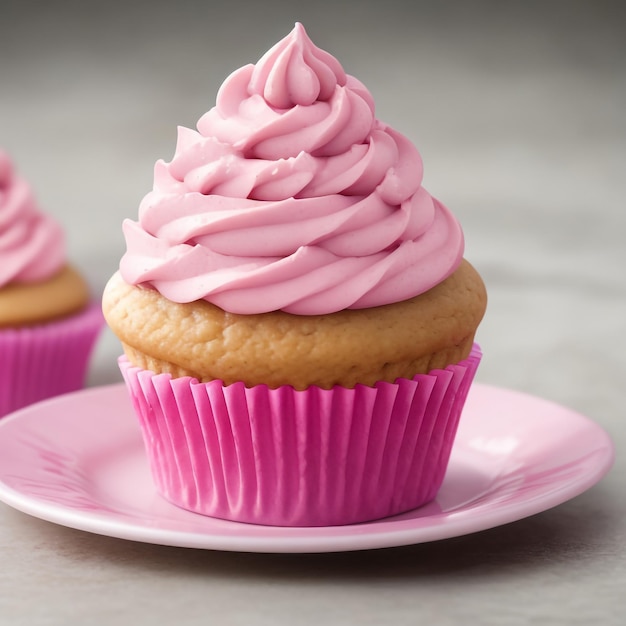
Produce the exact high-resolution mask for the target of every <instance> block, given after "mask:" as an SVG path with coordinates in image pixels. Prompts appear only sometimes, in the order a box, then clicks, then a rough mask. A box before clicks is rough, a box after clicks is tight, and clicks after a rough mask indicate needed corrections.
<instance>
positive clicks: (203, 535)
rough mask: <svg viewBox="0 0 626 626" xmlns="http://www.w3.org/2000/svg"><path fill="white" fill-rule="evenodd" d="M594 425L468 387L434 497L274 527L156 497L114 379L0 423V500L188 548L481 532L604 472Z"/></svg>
mask: <svg viewBox="0 0 626 626" xmlns="http://www.w3.org/2000/svg"><path fill="white" fill-rule="evenodd" d="M613 457H614V449H613V444H612V442H611V440H610V439H609V437H608V435H607V434H606V433H605V432H604V431H603V430H602V429H601V428H600V427H599V426H598V425H597V424H595V423H594V422H592V421H590V420H588V419H587V418H585V417H583V416H582V415H579V414H577V413H574V412H573V411H571V410H569V409H566V408H564V407H562V406H559V405H556V404H553V403H551V402H548V401H546V400H541V399H539V398H535V397H532V396H528V395H523V394H520V393H518V392H514V391H510V390H506V389H499V388H495V387H489V386H485V385H480V384H475V385H474V386H473V388H472V390H471V392H470V396H469V398H468V402H467V405H466V408H465V410H464V414H463V416H462V419H461V426H460V428H459V432H458V435H457V439H456V442H455V446H454V449H453V452H452V457H451V460H450V465H449V468H448V473H447V474H446V478H445V481H444V484H443V486H442V488H441V490H440V492H439V495H438V496H437V498H436V500H435V501H433V502H431V503H430V504H428V505H426V506H423V507H421V508H419V509H416V510H414V511H410V512H408V513H404V514H402V515H398V516H395V517H390V518H386V519H384V520H379V521H375V522H370V523H366V524H355V525H350V526H338V527H324V528H277V527H269V526H256V525H251V524H240V523H235V522H228V521H224V520H219V519H214V518H210V517H203V516H201V515H197V514H194V513H190V512H188V511H184V510H182V509H179V508H177V507H175V506H173V505H172V504H169V503H168V502H166V501H165V500H163V499H162V498H160V497H159V496H158V495H157V494H156V493H155V490H154V488H153V486H152V481H151V477H150V473H149V469H148V465H147V460H146V458H145V455H144V450H143V444H142V440H141V437H140V433H139V428H138V425H137V423H136V421H135V418H134V415H133V412H132V409H131V405H130V401H129V399H128V397H127V395H126V390H125V388H124V386H123V384H118V385H110V386H106V387H98V388H93V389H87V390H84V391H80V392H76V393H72V394H68V395H65V396H61V397H58V398H54V399H52V400H48V401H44V402H40V403H38V404H35V405H32V406H30V407H27V408H25V409H22V410H20V411H18V412H16V413H14V414H13V415H11V416H9V417H6V418H4V419H2V420H0V500H3V501H4V502H6V503H7V504H9V505H11V506H13V507H15V508H16V509H19V510H20V511H24V512H25V513H29V514H30V515H34V516H35V517H39V518H42V519H44V520H48V521H51V522H55V523H57V524H62V525H65V526H69V527H72V528H78V529H81V530H86V531H90V532H93V533H98V534H102V535H109V536H112V537H119V538H123V539H131V540H135V541H143V542H148V543H156V544H163V545H172V546H184V547H190V548H207V549H216V550H234V551H246V552H334V551H345V550H362V549H370V548H382V547H391V546H400V545H408V544H413V543H421V542H426V541H434V540H438V539H445V538H448V537H455V536H459V535H464V534H467V533H472V532H476V531H479V530H485V529H487V528H492V527H494V526H498V525H501V524H505V523H508V522H512V521H515V520H519V519H521V518H523V517H527V516H529V515H533V514H535V513H538V512H540V511H544V510H545V509H548V508H550V507H553V506H556V505H558V504H561V503H562V502H565V501H566V500H568V499H570V498H573V497H574V496H576V495H578V494H580V493H582V492H583V491H585V490H586V489H588V488H589V487H591V486H592V485H594V484H595V483H596V482H597V481H599V480H600V479H601V478H602V477H603V476H604V475H605V474H606V472H607V471H608V470H609V468H610V467H611V464H612V461H613Z"/></svg>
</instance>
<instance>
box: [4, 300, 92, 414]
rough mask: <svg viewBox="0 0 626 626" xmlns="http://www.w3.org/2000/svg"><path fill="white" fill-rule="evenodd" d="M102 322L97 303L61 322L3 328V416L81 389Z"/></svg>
mask: <svg viewBox="0 0 626 626" xmlns="http://www.w3.org/2000/svg"><path fill="white" fill-rule="evenodd" d="M103 326H104V318H103V316H102V311H101V308H100V303H99V302H94V303H93V304H91V305H90V306H88V307H87V308H86V309H85V310H84V311H81V312H80V313H76V314H75V315H72V316H71V317H67V318H64V319H61V320H55V321H51V322H48V323H46V324H40V325H36V326H25V327H23V328H8V329H2V330H0V373H1V376H0V416H3V415H6V414H7V413H10V412H11V411H15V410H17V409H19V408H21V407H24V406H26V405H28V404H32V403H33V402H37V401H39V400H43V399H45V398H50V397H53V396H56V395H59V394H62V393H67V392H69V391H75V390H77V389H80V388H82V387H83V386H84V384H85V378H86V376H87V370H88V365H89V359H90V356H91V353H92V350H93V347H94V345H95V343H96V339H97V338H98V335H99V333H100V331H101V330H102V328H103Z"/></svg>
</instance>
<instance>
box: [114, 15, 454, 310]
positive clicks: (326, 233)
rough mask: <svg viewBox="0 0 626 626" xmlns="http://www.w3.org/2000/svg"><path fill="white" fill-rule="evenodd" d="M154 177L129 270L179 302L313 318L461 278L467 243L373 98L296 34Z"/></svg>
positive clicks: (133, 280) (237, 80) (235, 85)
mask: <svg viewBox="0 0 626 626" xmlns="http://www.w3.org/2000/svg"><path fill="white" fill-rule="evenodd" d="M197 126H198V131H197V132H196V131H194V130H191V129H180V130H179V135H178V143H177V146H176V152H175V154H174V158H173V159H172V161H171V162H170V163H165V162H163V161H159V162H158V163H157V165H156V167H155V174H154V188H153V190H152V191H151V192H150V193H148V194H147V195H146V197H145V198H144V199H143V201H142V203H141V205H140V207H139V220H138V222H131V221H127V223H126V224H125V226H124V234H125V237H126V244H127V252H126V254H125V255H124V257H123V258H122V261H121V264H120V271H121V273H122V276H123V278H124V279H125V280H126V282H128V283H130V284H143V283H145V284H149V285H151V286H152V287H154V288H155V289H157V290H158V291H159V292H160V293H161V294H162V295H163V296H165V297H166V298H169V299H170V300H173V301H175V302H190V301H193V300H198V299H205V300H207V301H209V302H212V303H214V304H216V305H217V306H219V307H221V308H223V309H224V310H226V311H230V312H233V313H244V314H252V313H264V312H267V311H273V310H284V311H287V312H290V313H294V314H299V315H316V314H325V313H332V312H335V311H339V310H342V309H346V308H364V307H372V306H379V305H383V304H390V303H393V302H399V301H401V300H406V299H409V298H412V297H413V296H416V295H418V294H420V293H423V292H424V291H427V290H428V289H430V288H431V287H433V286H434V285H436V284H438V283H439V282H441V281H443V280H444V279H445V278H447V277H448V276H449V275H450V274H452V273H453V272H454V270H455V269H456V268H457V267H458V265H459V263H460V261H461V258H462V255H463V234H462V231H461V227H460V225H459V223H458V221H457V220H456V219H455V217H454V216H453V215H452V214H451V213H450V211H448V209H446V207H445V206H444V205H443V204H441V203H440V202H438V201H437V200H435V199H434V198H433V197H432V196H431V195H430V194H429V193H428V192H427V191H426V190H425V189H424V187H423V186H422V173H423V168H422V160H421V156H420V154H419V152H418V151H417V149H416V148H415V146H414V145H413V144H412V143H411V142H410V141H409V140H408V139H407V138H406V137H404V136H403V135H402V134H400V133H398V132H397V131H395V130H393V129H392V128H390V127H389V126H388V125H387V124H384V123H383V122H381V121H379V120H378V119H376V117H375V108H374V100H373V98H372V95H371V94H370V92H369V91H368V90H367V88H366V87H365V86H364V85H363V84H362V83H361V82H360V81H358V80H357V79H356V78H354V77H353V76H350V75H348V74H346V73H345V72H344V70H343V68H342V66H341V64H340V63H339V61H337V60H336V59H335V58H334V57H333V56H332V55H331V54H329V53H328V52H325V51H323V50H321V49H319V48H318V47H316V46H315V45H314V44H313V42H312V41H311V39H310V38H309V37H308V35H307V33H306V32H305V30H304V27H303V26H302V25H301V24H296V26H295V28H294V29H293V31H292V32H291V33H290V34H289V35H287V37H285V38H284V39H282V40H281V41H279V42H278V43H277V44H276V45H274V46H273V47H272V48H271V49H270V50H269V51H268V52H267V53H266V54H264V55H263V56H262V57H261V59H260V60H259V61H258V62H257V63H256V64H255V65H252V64H251V65H246V66H244V67H242V68H240V69H239V70H236V71H235V72H233V73H232V74H231V75H230V76H229V77H228V78H227V79H226V80H225V81H224V83H223V85H222V86H221V88H220V89H219V92H218V95H217V102H216V106H215V107H213V108H212V109H211V110H209V111H208V112H207V113H205V114H204V115H202V117H201V118H200V120H199V121H198V125H197Z"/></svg>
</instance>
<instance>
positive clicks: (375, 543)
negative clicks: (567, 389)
mask: <svg viewBox="0 0 626 626" xmlns="http://www.w3.org/2000/svg"><path fill="white" fill-rule="evenodd" d="M472 392H474V393H476V392H478V393H482V394H505V395H507V396H510V397H518V398H521V399H524V401H526V402H531V403H536V404H541V405H543V406H544V407H545V408H546V410H548V409H552V410H556V409H558V410H559V411H565V412H567V413H568V414H569V415H571V416H572V417H574V418H576V419H577V420H579V423H582V424H584V426H585V427H586V428H589V429H590V430H591V431H593V433H594V436H595V439H594V443H595V447H596V449H598V450H599V449H600V448H602V449H603V450H604V455H603V456H601V457H600V458H599V460H598V462H597V463H596V464H595V465H594V469H595V471H594V472H592V473H589V475H587V476H586V480H581V479H579V480H577V481H575V482H571V483H564V484H562V485H561V489H560V490H559V493H558V496H556V495H555V493H554V492H550V491H548V492H544V493H540V494H539V495H538V496H537V497H535V498H534V499H533V501H532V505H530V504H529V503H526V506H520V503H519V502H518V503H511V502H509V503H508V504H505V505H503V506H502V507H500V508H499V509H498V510H497V511H496V512H491V513H490V515H489V516H488V517H489V521H486V520H485V518H484V517H480V516H477V517H476V516H475V517H474V518H473V519H472V518H470V520H469V521H468V520H467V519H464V520H459V519H458V517H454V518H453V519H452V521H450V519H448V520H447V521H445V518H446V517H447V518H450V517H451V514H446V513H445V512H444V513H442V514H441V515H440V516H426V517H416V518H408V519H407V518H406V517H403V516H402V515H400V516H394V517H391V518H385V519H382V520H375V521H373V522H367V523H364V524H354V525H347V526H336V527H318V528H289V527H267V526H261V527H260V528H262V529H264V530H268V529H269V530H270V532H275V533H276V534H275V535H272V536H259V535H257V536H254V532H252V533H248V534H245V533H244V534H240V533H234V534H232V535H229V534H228V533H224V532H223V531H222V532H218V533H216V532H215V530H212V531H211V530H210V529H208V532H206V533H204V532H203V533H200V532H192V531H184V530H180V529H175V530H174V529H164V528H161V527H158V526H157V527H147V526H146V525H141V524H135V523H132V522H131V521H122V520H119V519H113V520H112V519H110V518H108V517H107V516H106V515H105V514H103V513H91V512H85V511H80V510H77V509H76V508H72V507H68V506H64V505H59V504H54V503H50V502H46V501H43V500H39V499H37V497H36V496H33V495H32V494H30V495H29V494H25V493H23V492H21V491H19V490H16V489H14V488H13V487H11V486H10V485H7V484H6V483H5V482H4V480H3V476H4V474H2V473H1V468H0V502H4V503H5V504H7V505H8V506H10V507H12V508H14V509H16V510H18V511H21V512H22V513H25V514H28V515H31V516H33V517H36V518H39V519H42V520H45V521H47V522H51V523H54V524H57V525H60V526H65V527H68V528H73V529H75V530H81V531H85V532H90V533H93V534H98V535H102V536H109V537H114V538H118V539H124V540H130V541H138V542H142V543H149V544H154V545H165V546H174V547H184V548H195V549H208V550H219V551H234V552H258V553H320V552H344V551H355V550H369V549H379V548H391V547H399V546H404V545H413V544H420V543H429V542H434V541H439V540H445V539H450V538H453V537H458V536H463V535H468V534H473V533H476V532H480V531H483V530H489V529H491V528H495V527H498V526H502V525H505V524H508V523H511V522H515V521H518V520H521V519H524V518H527V517H530V516H532V515H536V514H537V513H540V512H543V511H546V510H549V509H551V508H554V507H556V506H558V505H560V504H563V503H564V502H567V501H568V500H571V499H572V498H574V497H576V496H578V495H580V494H582V493H584V492H585V491H587V490H588V489H590V488H591V487H592V486H594V485H595V484H597V483H598V482H599V481H600V480H602V478H604V477H605V476H606V474H608V472H609V471H610V470H611V467H612V466H613V463H614V459H615V446H614V443H613V441H612V439H611V437H610V436H609V434H608V433H607V432H606V430H604V428H602V427H601V426H600V425H599V424H598V423H597V422H595V421H593V420H591V419H590V418H588V417H586V416H585V415H583V414H581V413H579V412H577V411H575V410H573V409H570V408H569V407H566V406H564V405H561V404H558V403H556V402H553V401H552V400H547V399H544V398H541V397H538V396H534V395H531V394H528V393H526V392H522V391H518V390H514V389H508V388H505V387H498V386H495V385H490V384H485V383H481V382H474V383H473V385H472V390H471V392H470V393H472ZM108 393H120V394H123V393H125V385H124V383H123V382H121V383H112V384H108V385H101V386H95V387H89V388H85V389H82V390H79V391H75V392H71V393H68V394H64V395H62V396H57V397H55V398H50V399H48V400H43V401H41V402H38V403H36V404H34V405H30V406H28V407H24V408H22V409H19V410H18V411H15V412H14V413H11V414H10V415H7V416H6V417H4V418H2V419H0V437H1V436H2V434H3V431H4V429H5V428H6V427H7V425H8V424H10V423H13V422H14V421H16V420H20V419H25V418H24V416H25V415H26V416H32V414H33V413H35V414H43V413H44V412H45V410H46V407H47V406H49V405H50V404H57V403H66V402H67V403H70V404H71V403H72V402H73V401H74V402H79V401H80V400H81V399H83V398H84V397H85V396H90V395H94V396H96V395H99V394H105V395H106V394H108ZM128 408H129V410H132V409H131V406H130V400H129V405H128ZM138 441H139V442H140V443H141V440H140V439H138ZM601 444H602V445H601ZM524 503H525V501H522V504H524ZM169 506H172V507H174V505H169ZM175 508H176V507H175ZM460 510H461V511H463V510H464V507H463V506H461V508H460ZM458 511H459V509H457V510H455V511H453V513H452V514H454V513H457V512H458ZM469 511H470V512H471V511H472V508H471V507H470V509H469ZM185 513H186V514H189V515H191V516H196V515H197V514H194V513H190V512H185ZM438 517H441V518H442V521H445V523H442V524H438V525H437V524H433V523H432V520H434V519H435V518H438ZM203 519H209V520H211V519H212V518H203ZM420 520H422V521H423V520H431V524H429V525H425V526H420V525H419V523H418V522H419V521H420ZM214 523H219V524H220V525H226V528H228V527H230V526H231V525H235V526H236V527H237V528H239V529H241V528H242V527H248V526H249V527H251V528H256V529H257V530H258V529H259V527H258V526H256V525H251V524H243V523H239V522H230V521H226V520H214ZM387 527H389V528H392V530H386V528H387ZM307 531H308V533H309V534H308V535H306V534H305V535H303V532H307ZM351 531H352V532H351Z"/></svg>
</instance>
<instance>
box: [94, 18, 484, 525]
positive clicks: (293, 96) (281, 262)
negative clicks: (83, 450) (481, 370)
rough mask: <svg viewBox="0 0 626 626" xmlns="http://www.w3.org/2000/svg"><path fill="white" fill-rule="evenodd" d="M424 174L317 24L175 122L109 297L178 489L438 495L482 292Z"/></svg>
mask: <svg viewBox="0 0 626 626" xmlns="http://www.w3.org/2000/svg"><path fill="white" fill-rule="evenodd" d="M421 183H422V161H421V157H420V155H419V153H418V151H417V149H416V148H415V147H414V146H413V144H412V143H411V142H410V141H409V140H408V139H407V138H406V137H404V136H403V135H402V134H400V133H398V132H397V131H395V130H393V129H392V128H390V127H389V126H388V125H386V124H384V123H383V122H381V121H379V120H378V119H377V118H376V116H375V112H374V101H373V99H372V96H371V94H370V92H369V91H368V90H367V88H366V87H365V86H364V85H363V84H362V83H360V82H359V81H358V80H357V79H355V78H354V77H352V76H350V75H347V74H346V73H345V71H344V70H343V68H342V66H341V64H340V63H339V62H338V61H337V60H336V59H335V58H334V57H333V56H332V55H331V54H329V53H327V52H325V51H323V50H321V49H319V48H318V47H316V46H315V45H314V44H313V42H312V41H311V40H310V39H309V37H308V36H307V34H306V32H305V30H304V28H303V27H302V25H300V24H296V26H295V28H294V30H293V31H292V32H291V33H290V34H289V35H288V36H287V37H286V38H284V39H283V40H282V41H280V42H278V43H277V44H276V45H275V46H274V47H272V48H271V49H270V50H269V51H268V52H267V53H266V54H265V55H263V57H262V58H261V59H260V60H259V61H258V62H257V63H256V64H250V65H246V66H245V67H242V68H240V69H239V70H237V71H235V72H234V73H233V74H231V75H230V76H229V77H228V78H227V79H226V80H225V82H224V83H223V85H222V86H221V88H220V90H219V92H218V95H217V102H216V106H215V107H213V108H212V109H211V110H209V111H208V112H207V113H205V114H204V115H203V116H202V117H201V118H200V120H199V121H198V124H197V131H196V130H190V129H187V128H179V130H178V140H177V146H176V150H175V154H174V157H173V159H172V160H171V161H170V162H169V163H166V162H164V161H158V162H157V164H156V166H155V171H154V186H153V190H152V191H151V192H149V193H148V194H147V195H146V196H145V197H144V199H143V200H142V202H141V204H140V206H139V215H138V220H137V221H132V220H126V221H125V222H124V225H123V231H124V235H125V239H126V252H125V254H124V256H123V257H122V259H121V262H120V267H119V271H117V272H116V273H115V274H114V275H113V276H112V277H111V279H110V280H109V282H108V284H107V286H106V288H105V291H104V296H103V310H104V315H105V318H106V320H107V322H108V324H109V326H110V327H111V328H112V330H113V332H114V333H115V334H116V335H117V336H118V337H119V339H120V341H121V344H122V347H123V352H124V354H123V355H122V356H121V357H120V360H119V364H120V368H121V371H122V374H123V377H124V379H125V381H126V384H127V387H128V390H129V393H130V397H131V400H132V404H133V407H134V410H135V412H136V414H137V416H138V419H139V423H140V426H141V430H142V433H143V437H144V441H145V447H146V451H147V455H148V458H149V461H150V467H151V470H152V475H153V477H154V482H155V485H156V489H157V490H158V492H159V493H160V494H161V495H162V496H164V497H165V498H166V499H168V500H169V501H171V502H172V503H174V504H176V505H178V506H180V507H183V508H185V509H188V510H191V511H195V512H197V513H200V514H203V515H209V516H215V517H219V518H224V519H229V520H235V521H240V522H249V523H257V524H267V525H282V526H325V525H341V524H352V523H358V522H365V521H370V520H375V519H378V518H383V517H387V516H390V515H394V514H398V513H402V512H404V511H407V510H410V509H413V508H416V507H418V506H420V505H422V504H424V503H426V502H428V501H430V500H432V499H433V498H434V497H435V495H436V493H437V491H438V489H439V487H440V486H441V483H442V480H443V477H444V473H445V470H446V466H447V463H448V459H449V456H450V450H451V447H452V444H453V441H454V437H455V434H456V430H457V425H458V421H459V418H460V416H461V412H462V408H463V404H464V402H465V398H466V395H467V392H468V389H469V387H470V384H471V382H472V380H473V377H474V374H475V371H476V368H477V367H478V364H479V361H480V357H481V354H480V350H479V348H478V346H477V345H476V344H475V343H474V336H475V333H476V330H477V327H478V325H479V323H480V321H481V319H482V317H483V314H484V311H485V306H486V294H485V288H484V285H483V282H482V280H481V278H480V276H479V275H478V273H477V272H476V270H475V269H474V268H473V267H472V266H471V265H470V264H469V263H468V262H467V261H466V260H465V259H464V258H463V234H462V230H461V227H460V225H459V223H458V221H457V220H456V218H455V217H454V216H453V215H452V213H451V212H450V211H449V210H448V209H447V208H446V207H445V206H444V205H443V204H442V203H441V202H439V201H438V200H436V199H435V198H433V197H432V196H431V195H430V194H429V193H428V192H427V191H426V190H425V189H424V188H423V187H422V184H421Z"/></svg>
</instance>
